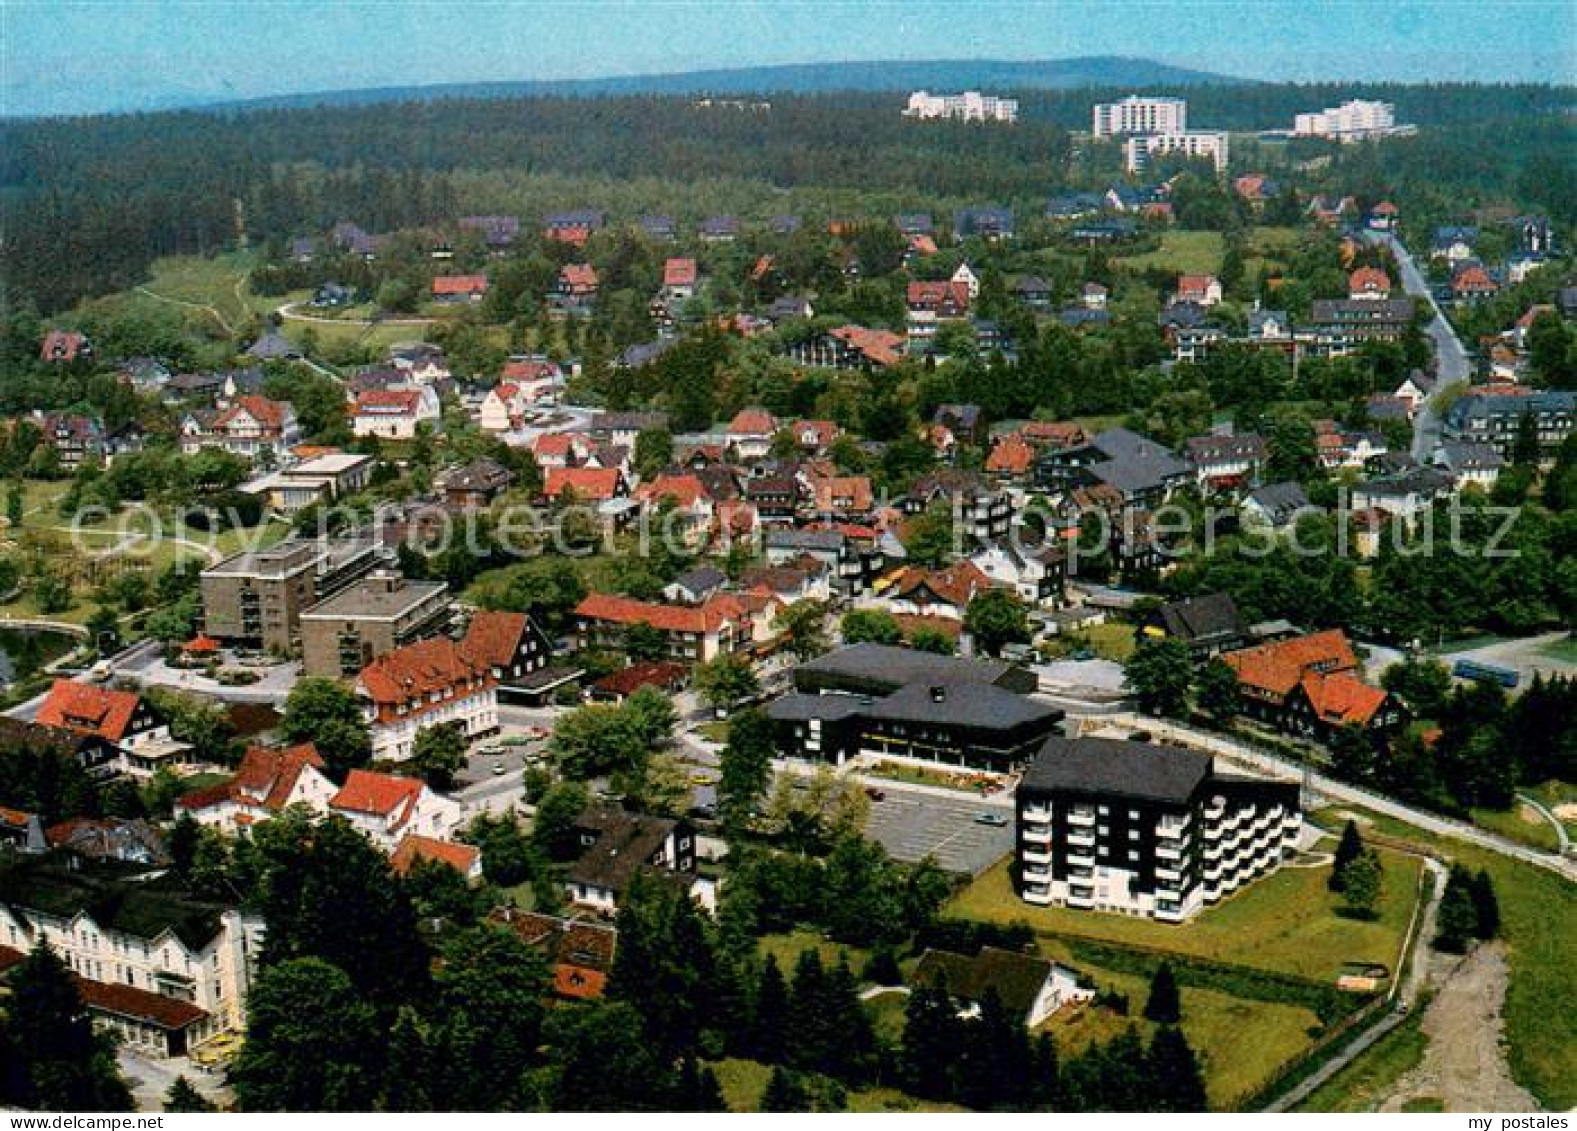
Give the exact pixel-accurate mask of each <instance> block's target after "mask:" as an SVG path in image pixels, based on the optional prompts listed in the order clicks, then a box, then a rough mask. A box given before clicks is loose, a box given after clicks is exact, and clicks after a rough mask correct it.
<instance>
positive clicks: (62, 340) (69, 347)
mask: <svg viewBox="0 0 1577 1131" xmlns="http://www.w3.org/2000/svg"><path fill="white" fill-rule="evenodd" d="M86 341H87V339H86V338H84V337H83V336H82V335H81V334H79V333H78V332H77V331H75V330H51V331H50V332H49V333H47V334H45V335H44V344H43V347H42V348H41V349H40V350H39V356H40V357H42V358H43V359H44V360H45V361H75V360H76V358H77V354H78V352H80V351H81V349H82V346H83V343H84V342H86Z"/></svg>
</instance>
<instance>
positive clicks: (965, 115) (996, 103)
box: [904, 90, 1018, 122]
mask: <svg viewBox="0 0 1577 1131" xmlns="http://www.w3.org/2000/svg"><path fill="white" fill-rule="evenodd" d="M904 117H906V118H920V119H922V120H929V119H935V118H951V119H953V120H955V121H960V122H1016V121H1017V120H1018V99H1016V98H998V97H996V96H995V95H990V94H981V93H980V92H979V91H978V90H966V91H964V92H963V93H962V94H931V93H930V92H929V91H924V90H917V91H915V92H914V93H913V94H911V95H910V96H909V104H908V105H907V106H906V107H904Z"/></svg>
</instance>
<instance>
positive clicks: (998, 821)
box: [975, 812, 1008, 829]
mask: <svg viewBox="0 0 1577 1131" xmlns="http://www.w3.org/2000/svg"><path fill="white" fill-rule="evenodd" d="M1007 823H1008V819H1007V818H1006V817H1004V816H1003V815H1002V814H1001V813H991V812H981V813H976V814H975V824H977V825H990V826H991V827H992V828H994V829H1000V828H1002V827H1003V826H1005V825H1006V824H1007Z"/></svg>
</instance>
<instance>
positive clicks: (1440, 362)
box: [1369, 232, 1473, 463]
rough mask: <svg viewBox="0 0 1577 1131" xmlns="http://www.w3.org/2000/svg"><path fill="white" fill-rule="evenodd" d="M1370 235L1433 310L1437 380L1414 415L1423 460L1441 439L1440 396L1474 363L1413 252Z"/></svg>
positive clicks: (1406, 286)
mask: <svg viewBox="0 0 1577 1131" xmlns="http://www.w3.org/2000/svg"><path fill="white" fill-rule="evenodd" d="M1369 238H1370V239H1371V240H1373V241H1374V242H1376V243H1381V244H1385V245H1387V246H1388V247H1389V248H1390V251H1391V254H1392V255H1393V256H1394V257H1395V259H1396V264H1397V268H1398V270H1399V271H1400V272H1401V276H1402V288H1403V290H1405V291H1406V292H1407V293H1408V294H1409V295H1411V296H1412V297H1414V298H1415V299H1418V300H1419V301H1421V302H1425V303H1427V304H1428V305H1429V309H1430V310H1432V311H1433V312H1434V317H1433V318H1432V319H1430V321H1429V325H1428V326H1426V327H1425V328H1424V329H1425V332H1426V333H1427V334H1428V335H1429V339H1430V341H1431V342H1432V343H1433V344H1434V348H1435V362H1436V368H1435V375H1436V377H1437V378H1438V382H1437V384H1436V385H1435V391H1434V393H1433V394H1432V395H1431V396H1430V397H1429V399H1428V400H1426V401H1425V402H1424V403H1423V405H1422V406H1420V408H1419V410H1418V414H1417V415H1416V416H1414V417H1413V458H1414V459H1416V460H1418V461H1419V462H1420V463H1422V462H1423V461H1424V460H1425V459H1426V458H1427V457H1428V456H1429V455H1430V453H1432V452H1433V451H1434V450H1435V447H1436V446H1437V445H1438V444H1439V443H1440V409H1439V403H1438V401H1439V397H1440V395H1441V393H1443V392H1444V391H1445V390H1446V389H1448V388H1449V387H1450V386H1452V385H1454V384H1457V383H1459V382H1462V381H1466V380H1468V379H1469V378H1471V377H1472V375H1473V363H1472V362H1471V361H1470V360H1469V359H1468V356H1467V351H1466V350H1464V349H1463V348H1462V343H1461V341H1459V340H1458V338H1457V335H1456V331H1455V330H1453V329H1452V328H1451V323H1449V322H1447V321H1446V318H1445V315H1443V314H1442V313H1441V312H1440V304H1439V303H1437V302H1435V296H1434V294H1433V292H1431V291H1430V289H1429V280H1428V279H1426V278H1424V273H1423V272H1422V271H1420V270H1419V269H1418V264H1417V263H1415V262H1414V261H1413V257H1412V255H1411V253H1409V252H1408V250H1407V248H1406V247H1404V246H1403V245H1402V241H1401V240H1399V239H1397V238H1396V237H1395V236H1392V235H1389V234H1386V233H1378V232H1372V233H1370V234H1369Z"/></svg>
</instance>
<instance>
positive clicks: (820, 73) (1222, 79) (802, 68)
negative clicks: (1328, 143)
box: [221, 55, 1243, 109]
mask: <svg viewBox="0 0 1577 1131" xmlns="http://www.w3.org/2000/svg"><path fill="white" fill-rule="evenodd" d="M1242 81H1243V80H1241V79H1236V78H1232V77H1230V76H1227V75H1217V74H1211V73H1209V72H1206V71H1192V70H1188V69H1186V68H1183V67H1173V66H1170V65H1168V64H1166V63H1157V62H1155V61H1153V60H1150V59H1127V58H1122V57H1119V56H1110V55H1099V56H1090V57H1087V58H1078V59H1046V60H1005V59H929V60H869V61H859V62H840V63H814V64H788V65H782V66H774V67H736V68H729V69H721V70H710V71H685V72H682V73H675V74H661V75H621V76H615V77H609V78H592V79H527V80H522V81H519V82H471V83H441V84H438V85H432V86H415V87H412V86H398V87H379V88H374V89H367V90H334V91H325V92H322V93H316V94H289V95H280V96H276V97H270V98H258V99H250V100H248V101H246V102H242V103H238V104H236V106H239V107H241V108H247V109H252V108H260V107H289V106H345V105H366V104H368V103H373V102H411V101H433V100H435V99H441V98H539V97H544V96H566V97H591V96H602V95H623V94H721V95H732V94H826V93H829V92H833V91H856V90H857V91H905V92H907V91H911V90H922V89H924V90H933V91H946V90H966V89H967V90H987V91H999V90H1004V89H1008V88H1012V89H1014V90H1036V89H1049V90H1066V89H1072V88H1075V87H1094V86H1114V87H1115V86H1124V87H1132V88H1135V89H1137V88H1140V87H1147V86H1174V87H1176V86H1199V85H1203V84H1208V83H1241V82H1242ZM221 108H224V107H221ZM232 108H233V107H232Z"/></svg>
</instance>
